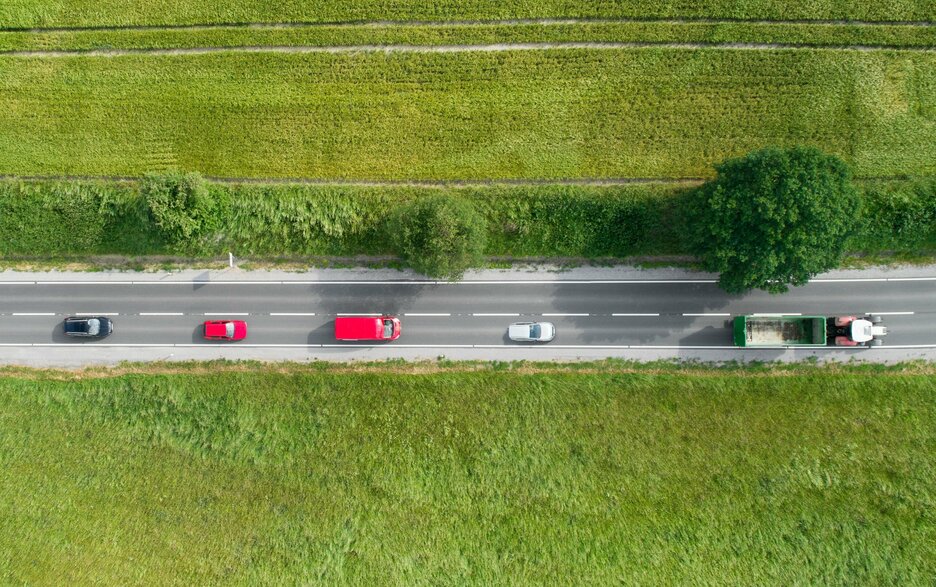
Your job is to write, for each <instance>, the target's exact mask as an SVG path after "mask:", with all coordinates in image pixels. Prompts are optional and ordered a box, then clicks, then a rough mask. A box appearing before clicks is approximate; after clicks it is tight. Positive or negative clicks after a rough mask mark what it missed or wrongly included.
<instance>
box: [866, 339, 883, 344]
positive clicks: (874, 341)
mask: <svg viewBox="0 0 936 587" xmlns="http://www.w3.org/2000/svg"><path fill="white" fill-rule="evenodd" d="M883 344H884V341H883V340H881V339H880V338H872V339H871V342H869V343H868V346H882V345H883Z"/></svg>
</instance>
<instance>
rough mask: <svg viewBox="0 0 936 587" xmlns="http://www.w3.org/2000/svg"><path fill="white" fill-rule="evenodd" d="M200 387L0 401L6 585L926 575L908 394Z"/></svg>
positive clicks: (899, 578) (935, 538)
mask: <svg viewBox="0 0 936 587" xmlns="http://www.w3.org/2000/svg"><path fill="white" fill-rule="evenodd" d="M213 371H214V372H213V373H209V374H202V375H198V374H191V373H187V372H186V371H185V370H183V371H182V372H181V373H179V374H172V373H171V371H170V372H169V373H162V374H155V375H147V374H141V373H137V374H127V375H120V376H114V377H104V378H98V377H91V378H84V377H82V376H80V375H79V376H68V375H65V376H63V375H61V374H51V375H50V376H45V375H40V376H39V377H38V378H37V377H35V376H24V377H17V376H6V377H4V378H3V379H2V380H0V407H2V409H0V441H2V445H3V447H4V449H3V451H0V471H2V473H0V475H2V478H3V483H0V524H2V526H3V528H4V531H3V532H2V533H0V551H2V552H3V553H4V556H3V557H2V558H0V577H2V578H3V580H4V582H7V583H42V584H64V583H68V584H75V583H80V584H83V583H87V584H96V583H126V582H128V581H129V582H138V583H146V584H163V583H179V582H183V583H192V584H194V583H199V584H202V583H218V582H223V583H251V584H255V583H271V582H274V583H275V582H278V581H281V580H282V578H283V577H289V578H290V580H291V581H295V582H297V583H327V584H348V585H360V584H376V583H394V584H399V583H406V584H413V583H420V584H421V583H450V582H456V583H460V584H476V585H498V584H503V585H516V584H531V583H539V584H543V583H562V584H614V583H626V584H634V583H648V584H676V583H692V582H699V583H706V584H738V583H742V584H765V583H778V582H779V583H787V584H806V583H809V584H907V585H909V584H925V583H927V582H928V581H929V579H930V578H931V577H932V576H933V573H934V572H936V549H934V546H933V545H934V544H936V518H934V515H933V507H932V505H933V501H934V499H936V489H934V488H936V462H934V457H933V454H934V451H933V448H934V443H936V436H934V434H936V432H934V431H936V427H934V426H933V423H934V421H936V393H934V391H936V389H934V383H933V379H932V376H929V375H911V374H896V373H890V374H884V373H882V374H877V375H875V374H873V373H868V372H866V371H855V372H849V371H848V370H847V369H844V370H843V369H836V370H834V371H829V372H825V371H823V370H816V371H814V372H811V373H810V372H807V373H800V374H797V373H783V374H777V375H772V374H770V373H769V372H766V373H765V372H763V371H761V372H759V373H758V374H757V376H754V377H745V376H743V373H739V372H737V371H736V370H732V371H727V372H724V373H718V372H715V373H708V374H705V375H692V374H679V373H676V372H671V373H667V372H666V371H665V370H664V371H662V372H657V373H641V372H637V373H613V372H603V371H601V370H599V371H598V372H593V373H555V372H553V373H550V372H537V371H536V370H535V369H533V370H531V371H529V372H528V373H526V374H525V373H524V372H523V370H505V371H496V370H493V371H492V370H489V369H488V370H482V371H479V372H458V371H448V372H447V371H442V372H436V373H431V374H425V375H419V374H408V373H406V372H405V370H404V371H403V372H400V371H399V370H395V369H393V367H392V366H389V367H388V368H387V369H386V370H384V371H380V370H376V371H370V372H363V373H361V372H354V371H353V370H352V371H350V372H347V371H345V372H330V370H328V369H325V370H306V369H291V368H284V369H280V368H264V367H262V366H256V365H255V366H253V368H252V369H249V370H246V371H245V370H240V371H239V372H237V371H235V372H229V371H225V370H219V369H215V370H213ZM430 371H432V370H430Z"/></svg>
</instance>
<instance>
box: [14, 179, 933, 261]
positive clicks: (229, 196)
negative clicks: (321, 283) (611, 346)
mask: <svg viewBox="0 0 936 587" xmlns="http://www.w3.org/2000/svg"><path fill="white" fill-rule="evenodd" d="M862 186H863V188H864V189H863V191H864V193H865V205H864V208H863V210H860V211H858V213H857V215H856V218H855V226H856V228H857V232H856V234H855V235H854V237H853V238H852V241H851V243H850V245H849V250H850V251H852V252H856V253H857V252H872V253H873V252H880V251H895V252H898V253H906V254H915V255H932V254H933V253H934V246H933V243H934V242H936V241H934V238H936V183H934V182H933V181H932V180H924V181H911V180H906V181H875V182H866V183H865V184H862ZM691 189H692V188H690V187H685V186H681V185H678V184H645V185H625V186H607V187H599V186H548V185H543V186H506V185H492V186H486V187H452V188H416V187H352V186H334V185H333V186H310V185H305V186H303V185H272V184H267V185H262V184H261V185H244V184H240V185H238V184H233V185H228V184H220V183H209V184H208V186H207V191H208V197H209V199H210V202H209V203H210V206H207V209H206V211H205V212H204V214H207V216H206V217H205V218H202V220H201V224H200V225H201V226H202V227H203V228H202V229H200V231H199V232H197V233H195V234H193V235H192V236H191V238H189V239H188V240H183V241H181V242H178V243H169V242H166V240H164V238H163V236H162V235H161V233H160V231H159V229H158V227H157V226H156V224H155V223H154V221H153V219H152V218H151V217H150V215H149V212H148V210H147V207H146V202H145V201H144V198H143V197H142V196H141V195H140V193H139V189H138V187H137V186H136V185H134V184H130V183H121V182H68V181H41V182H17V181H10V180H8V181H0V255H4V256H5V257H6V258H7V259H12V258H18V257H23V256H39V257H42V256H55V255H65V256H68V255H71V256H88V255H96V254H123V255H159V254H179V253H181V254H185V255H191V256H194V257H200V256H207V257H213V256H218V255H223V254H226V253H227V252H228V251H236V252H237V253H238V254H239V255H241V256H246V257H257V258H263V257H276V256H281V255H286V256H302V255H333V256H353V255H383V254H389V253H391V252H392V251H391V250H390V246H389V240H388V237H387V235H388V232H387V231H388V230H392V227H390V226H388V223H389V222H390V220H389V219H390V218H391V217H392V215H393V212H394V211H395V210H397V209H398V207H400V206H403V205H406V204H407V203H410V202H412V201H414V200H416V199H418V198H424V197H427V196H430V195H433V194H437V193H440V192H444V193H449V194H450V195H452V196H455V197H458V198H464V199H467V200H469V201H470V202H471V203H472V204H473V205H474V206H475V207H476V208H477V210H478V211H479V212H480V213H481V214H482V215H483V216H484V218H485V219H486V224H487V226H488V235H487V243H488V245H487V249H486V251H485V252H486V254H487V255H492V256H513V257H586V258H600V257H626V256H631V255H671V254H673V255H686V254H689V253H690V252H691V251H690V250H689V247H688V243H687V242H686V239H685V237H684V235H685V234H686V231H687V227H686V222H687V220H686V214H685V213H686V206H687V205H688V199H687V195H688V194H689V191H690V190H691Z"/></svg>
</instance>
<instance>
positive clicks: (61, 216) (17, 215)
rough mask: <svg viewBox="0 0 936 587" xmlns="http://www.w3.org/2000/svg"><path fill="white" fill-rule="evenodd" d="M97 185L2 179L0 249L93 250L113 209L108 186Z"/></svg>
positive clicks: (37, 251) (99, 243)
mask: <svg viewBox="0 0 936 587" xmlns="http://www.w3.org/2000/svg"><path fill="white" fill-rule="evenodd" d="M99 187H100V186H95V185H91V184H82V183H56V184H51V185H36V184H31V183H20V182H0V250H2V252H3V253H4V254H14V255H42V254H52V255H55V254H65V253H76V252H77V253H85V254H87V253H94V252H97V251H98V250H99V249H100V248H101V246H102V244H103V243H104V242H105V241H106V240H107V239H105V236H106V234H107V232H108V231H107V225H108V223H109V221H110V220H111V218H112V216H113V214H114V210H113V207H112V206H111V199H110V198H108V197H107V195H108V192H109V191H110V190H109V189H99Z"/></svg>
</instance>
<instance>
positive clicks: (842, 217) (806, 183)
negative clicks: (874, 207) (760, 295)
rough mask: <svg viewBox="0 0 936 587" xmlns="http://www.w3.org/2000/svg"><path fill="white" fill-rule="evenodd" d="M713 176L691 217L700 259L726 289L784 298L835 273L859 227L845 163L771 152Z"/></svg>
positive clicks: (802, 152) (813, 154)
mask: <svg viewBox="0 0 936 587" xmlns="http://www.w3.org/2000/svg"><path fill="white" fill-rule="evenodd" d="M716 169H717V171H718V176H717V177H716V179H715V180H713V181H710V182H708V183H706V184H705V185H704V186H702V187H701V188H699V189H698V190H697V192H696V197H695V204H694V206H693V207H692V208H690V210H689V215H690V218H691V228H692V231H693V247H694V249H695V252H696V253H697V254H698V255H699V257H700V258H701V259H702V261H703V263H704V264H705V267H706V268H707V269H708V270H710V271H716V272H718V273H720V274H721V275H720V277H719V284H720V285H721V287H722V288H724V289H725V290H726V291H728V292H732V293H740V292H744V291H746V290H749V289H752V288H761V289H764V290H767V291H769V292H772V293H777V292H783V291H786V290H787V288H788V286H790V285H803V284H805V283H806V282H807V281H809V278H810V277H812V276H813V275H816V274H817V273H821V272H823V271H828V270H830V269H833V268H835V267H837V266H838V264H839V263H840V262H841V259H842V256H843V254H844V252H845V244H846V242H847V240H848V238H849V236H850V235H851V234H852V233H853V232H854V231H855V230H856V226H858V225H859V223H860V221H861V214H860V197H859V195H858V192H857V190H856V189H855V188H854V186H852V184H851V173H850V171H849V169H848V167H847V166H846V165H845V163H844V162H843V161H842V160H840V159H839V158H838V157H835V156H833V155H826V154H825V153H823V152H821V151H819V150H818V149H815V148H813V147H793V148H790V149H778V148H768V149H763V150H760V151H755V152H753V153H751V154H749V155H747V156H746V157H742V158H738V159H730V160H728V161H725V162H724V163H722V164H721V165H718V166H716Z"/></svg>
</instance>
